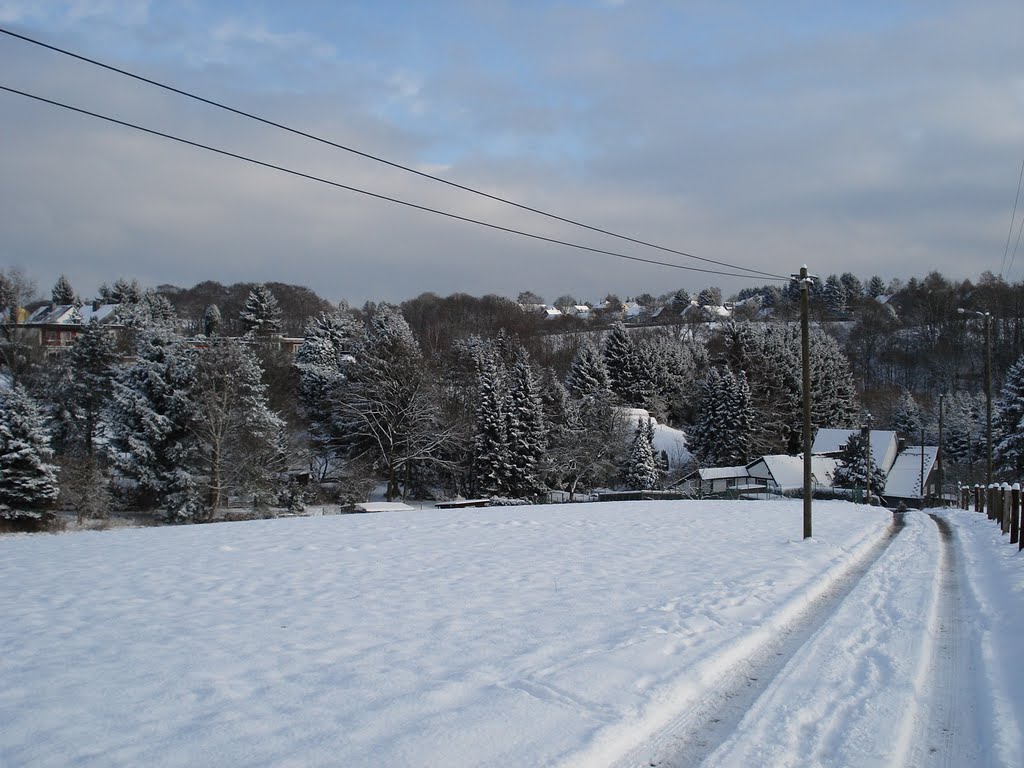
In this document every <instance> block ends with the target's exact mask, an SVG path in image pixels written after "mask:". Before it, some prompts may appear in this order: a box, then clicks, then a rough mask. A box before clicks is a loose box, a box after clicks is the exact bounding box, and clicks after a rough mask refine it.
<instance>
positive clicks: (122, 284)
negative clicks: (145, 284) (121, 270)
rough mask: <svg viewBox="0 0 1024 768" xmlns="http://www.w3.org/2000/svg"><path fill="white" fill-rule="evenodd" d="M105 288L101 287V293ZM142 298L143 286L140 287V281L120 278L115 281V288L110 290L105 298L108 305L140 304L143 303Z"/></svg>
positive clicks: (104, 286)
mask: <svg viewBox="0 0 1024 768" xmlns="http://www.w3.org/2000/svg"><path fill="white" fill-rule="evenodd" d="M104 288H106V285H103V286H101V287H100V291H101V293H102V292H103V289H104ZM142 297H143V292H142V286H140V285H139V281H138V280H128V278H125V277H119V278H118V279H117V280H115V281H114V286H113V288H110V289H109V290H108V291H107V295H106V296H105V297H103V298H104V303H107V304H139V303H141V302H142Z"/></svg>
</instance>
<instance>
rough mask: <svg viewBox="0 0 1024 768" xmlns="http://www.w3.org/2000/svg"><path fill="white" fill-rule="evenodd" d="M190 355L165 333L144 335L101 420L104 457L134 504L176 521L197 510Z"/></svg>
mask: <svg viewBox="0 0 1024 768" xmlns="http://www.w3.org/2000/svg"><path fill="white" fill-rule="evenodd" d="M195 354H196V350H195V349H193V348H191V347H188V346H186V345H184V343H183V342H182V341H181V340H180V339H178V338H177V337H176V336H174V334H173V333H171V332H170V331H168V330H167V329H160V328H157V329H150V330H147V331H145V332H143V333H142V335H141V336H140V337H139V339H138V345H137V348H136V355H135V360H134V361H133V362H132V364H131V365H130V366H127V367H125V368H124V369H122V370H121V371H120V372H119V373H118V375H117V377H116V379H115V382H114V397H113V401H112V402H111V405H110V407H109V409H108V413H107V417H106V420H107V423H108V430H109V437H110V440H109V443H108V445H107V447H106V450H107V453H108V456H109V458H110V460H111V462H112V463H113V464H114V466H116V467H117V468H118V470H119V472H120V473H121V474H122V475H123V476H124V477H125V478H126V479H128V480H130V481H132V482H133V483H134V485H135V492H136V500H135V502H136V503H137V504H139V505H140V506H141V507H143V508H144V509H152V508H160V509H162V510H164V511H165V512H166V514H167V515H168V517H169V518H170V519H172V520H177V521H181V520H186V519H191V518H192V517H193V516H194V515H196V514H197V513H198V511H199V509H200V504H199V499H198V491H197V489H196V485H197V479H196V477H195V465H196V461H197V459H196V452H197V451H198V446H197V444H196V441H195V439H194V437H193V435H192V432H191V430H190V427H191V424H192V420H193V412H194V408H195V406H194V404H193V402H192V392H191V385H192V381H193V378H194V372H195Z"/></svg>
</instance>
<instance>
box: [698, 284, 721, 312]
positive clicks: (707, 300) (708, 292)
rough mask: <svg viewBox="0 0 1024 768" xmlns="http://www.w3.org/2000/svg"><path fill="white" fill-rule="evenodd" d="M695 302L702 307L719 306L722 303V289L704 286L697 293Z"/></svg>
mask: <svg viewBox="0 0 1024 768" xmlns="http://www.w3.org/2000/svg"><path fill="white" fill-rule="evenodd" d="M697 303H698V304H700V306H702V307H719V306H721V305H722V289H721V288H718V287H716V286H713V285H712V286H709V287H707V288H704V289H703V290H702V291H701V292H700V293H698V294H697Z"/></svg>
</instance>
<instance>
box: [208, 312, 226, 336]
mask: <svg viewBox="0 0 1024 768" xmlns="http://www.w3.org/2000/svg"><path fill="white" fill-rule="evenodd" d="M222 322H223V318H221V315H220V308H219V307H218V306H217V305H216V304H207V305H206V309H205V310H203V335H204V336H216V335H217V331H219V330H220V326H221V323H222Z"/></svg>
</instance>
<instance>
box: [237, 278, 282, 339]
mask: <svg viewBox="0 0 1024 768" xmlns="http://www.w3.org/2000/svg"><path fill="white" fill-rule="evenodd" d="M239 319H240V320H241V321H242V324H243V325H244V326H245V329H246V331H247V332H249V333H253V334H255V335H257V336H270V335H272V334H275V333H280V332H281V309H280V307H279V306H278V304H277V299H276V298H275V297H274V294H273V293H271V292H270V289H269V288H267V286H265V285H264V284H263V283H260V284H258V285H256V286H255V287H254V288H253V289H252V290H251V291H249V297H248V298H247V299H246V301H245V307H244V309H242V311H241V313H240V314H239Z"/></svg>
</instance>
